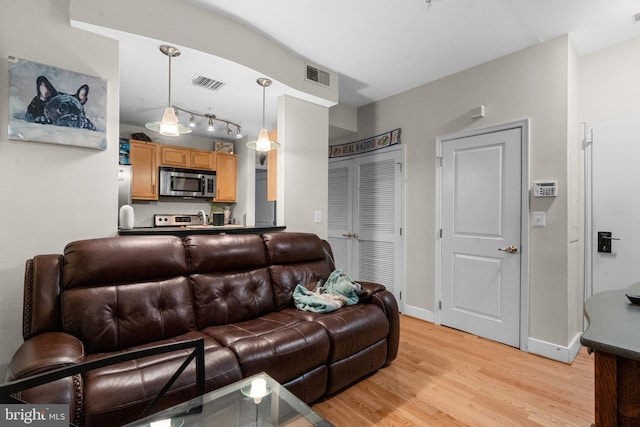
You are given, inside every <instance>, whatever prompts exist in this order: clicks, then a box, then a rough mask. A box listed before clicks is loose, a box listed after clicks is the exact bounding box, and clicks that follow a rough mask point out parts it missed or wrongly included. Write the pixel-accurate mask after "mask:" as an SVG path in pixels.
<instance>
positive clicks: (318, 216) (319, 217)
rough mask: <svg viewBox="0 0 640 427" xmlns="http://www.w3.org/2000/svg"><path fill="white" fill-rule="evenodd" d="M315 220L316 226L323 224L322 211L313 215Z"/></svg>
mask: <svg viewBox="0 0 640 427" xmlns="http://www.w3.org/2000/svg"><path fill="white" fill-rule="evenodd" d="M313 219H314V221H315V223H316V224H320V223H322V211H315V212H314V213H313Z"/></svg>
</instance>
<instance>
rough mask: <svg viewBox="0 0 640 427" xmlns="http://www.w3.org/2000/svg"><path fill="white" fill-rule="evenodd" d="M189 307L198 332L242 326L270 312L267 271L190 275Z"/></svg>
mask: <svg viewBox="0 0 640 427" xmlns="http://www.w3.org/2000/svg"><path fill="white" fill-rule="evenodd" d="M191 282H192V289H193V306H194V310H195V316H196V321H197V324H198V329H202V328H204V327H207V326H215V325H225V324H227V323H236V322H242V321H245V320H249V319H254V318H256V317H259V316H262V315H264V314H267V313H270V312H272V311H273V310H274V304H273V291H272V287H271V280H270V278H269V270H268V269H267V268H266V267H264V268H261V269H258V270H252V271H245V272H236V273H218V274H215V273H208V274H193V275H192V276H191Z"/></svg>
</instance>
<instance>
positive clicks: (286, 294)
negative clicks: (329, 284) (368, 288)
mask: <svg viewBox="0 0 640 427" xmlns="http://www.w3.org/2000/svg"><path fill="white" fill-rule="evenodd" d="M263 240H264V244H265V247H266V249H267V257H268V263H269V269H270V272H271V283H272V286H273V292H274V294H275V303H276V309H277V310H282V309H283V308H286V307H294V303H293V291H294V289H295V287H296V285H297V284H301V285H303V286H306V287H307V288H309V289H313V288H314V287H315V285H316V283H317V282H318V280H319V279H322V280H326V279H327V277H329V274H331V271H333V268H334V267H333V261H332V258H331V257H332V254H331V252H330V247H329V246H328V245H325V244H323V241H322V240H321V239H320V238H319V237H318V236H316V235H315V234H308V233H270V234H265V235H263Z"/></svg>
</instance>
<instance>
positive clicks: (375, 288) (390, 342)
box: [357, 280, 400, 364]
mask: <svg viewBox="0 0 640 427" xmlns="http://www.w3.org/2000/svg"><path fill="white" fill-rule="evenodd" d="M357 282H358V283H359V284H360V285H361V286H362V290H363V293H362V294H361V295H360V302H363V303H368V304H375V305H377V306H378V307H380V308H381V309H382V311H383V312H384V314H385V315H386V316H387V320H388V321H389V336H388V337H387V346H388V347H387V364H389V363H391V361H392V360H393V359H395V358H396V356H397V355H398V346H399V345H400V313H399V311H398V302H397V301H396V298H395V297H394V296H393V294H392V293H391V292H389V291H387V288H385V287H384V285H381V284H379V283H374V282H361V281H359V280H357Z"/></svg>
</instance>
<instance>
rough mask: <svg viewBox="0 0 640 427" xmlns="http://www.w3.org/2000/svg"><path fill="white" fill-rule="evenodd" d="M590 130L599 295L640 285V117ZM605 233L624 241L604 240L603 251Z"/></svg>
mask: <svg viewBox="0 0 640 427" xmlns="http://www.w3.org/2000/svg"><path fill="white" fill-rule="evenodd" d="M589 129H590V131H589ZM587 130H588V137H590V139H591V141H592V142H591V171H592V175H591V176H592V180H591V185H592V194H591V197H592V199H591V200H592V209H591V212H592V221H591V252H590V255H591V261H592V283H593V285H592V293H597V292H602V291H607V290H612V289H623V288H626V287H628V286H629V285H631V284H632V283H635V282H637V281H640V262H638V254H640V184H639V183H640V117H639V116H634V117H627V118H623V119H616V120H608V121H604V122H598V123H592V124H590V125H589V126H588V127H587ZM587 227H588V224H587ZM602 232H605V233H610V234H609V236H610V237H611V238H612V239H619V240H612V239H607V238H604V239H602V238H601V239H600V240H601V242H602V244H601V245H600V248H598V233H602ZM587 253H589V251H587ZM588 296H589V292H587V297H588Z"/></svg>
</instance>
